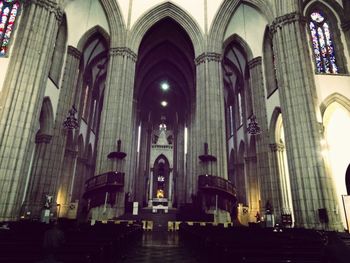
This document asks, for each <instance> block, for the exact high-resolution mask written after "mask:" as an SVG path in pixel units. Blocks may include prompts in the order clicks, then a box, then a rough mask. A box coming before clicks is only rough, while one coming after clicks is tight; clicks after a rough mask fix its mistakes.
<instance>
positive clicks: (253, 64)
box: [248, 57, 262, 69]
mask: <svg viewBox="0 0 350 263" xmlns="http://www.w3.org/2000/svg"><path fill="white" fill-rule="evenodd" d="M261 64H262V58H261V57H255V58H253V59H252V60H250V61H249V62H248V67H249V69H252V68H254V67H256V66H261Z"/></svg>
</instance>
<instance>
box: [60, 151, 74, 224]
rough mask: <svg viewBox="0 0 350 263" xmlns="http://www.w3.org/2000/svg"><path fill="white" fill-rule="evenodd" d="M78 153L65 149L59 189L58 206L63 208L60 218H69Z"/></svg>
mask: <svg viewBox="0 0 350 263" xmlns="http://www.w3.org/2000/svg"><path fill="white" fill-rule="evenodd" d="M77 156H78V152H77V151H75V150H71V149H65V152H64V157H63V160H62V162H63V164H64V165H62V168H61V169H60V181H59V184H58V187H57V204H59V205H60V206H61V208H60V214H59V216H60V217H66V216H67V212H68V210H67V207H68V206H67V205H68V204H69V203H70V202H71V201H72V192H73V178H74V174H76V169H77Z"/></svg>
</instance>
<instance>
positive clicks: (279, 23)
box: [270, 12, 306, 34]
mask: <svg viewBox="0 0 350 263" xmlns="http://www.w3.org/2000/svg"><path fill="white" fill-rule="evenodd" d="M294 22H300V23H306V17H305V16H303V15H302V14H300V13H299V12H292V13H289V14H285V15H283V16H279V17H276V18H275V20H274V21H273V22H272V25H271V27H270V32H271V33H272V34H274V33H276V31H277V29H278V28H282V27H283V26H284V25H288V24H291V23H294Z"/></svg>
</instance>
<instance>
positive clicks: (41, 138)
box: [35, 134, 52, 144]
mask: <svg viewBox="0 0 350 263" xmlns="http://www.w3.org/2000/svg"><path fill="white" fill-rule="evenodd" d="M51 139H52V135H48V134H37V135H36V136H35V143H37V144H39V143H50V142H51Z"/></svg>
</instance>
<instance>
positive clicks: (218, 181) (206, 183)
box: [198, 174, 236, 197]
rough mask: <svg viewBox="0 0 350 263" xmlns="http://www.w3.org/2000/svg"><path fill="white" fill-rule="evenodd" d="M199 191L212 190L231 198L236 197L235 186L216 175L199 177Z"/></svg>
mask: <svg viewBox="0 0 350 263" xmlns="http://www.w3.org/2000/svg"><path fill="white" fill-rule="evenodd" d="M198 188H199V190H210V191H213V192H217V193H219V194H220V193H223V194H228V195H230V196H231V197H235V196H236V189H235V187H234V186H233V184H232V183H231V182H230V181H228V180H226V179H224V178H222V177H219V176H215V175H209V174H205V175H200V176H199V177H198Z"/></svg>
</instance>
